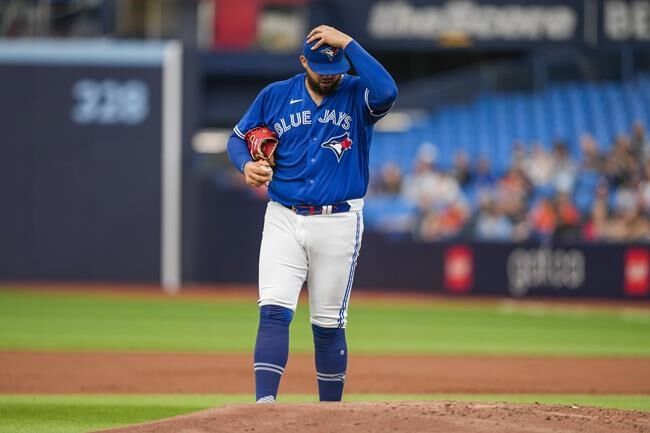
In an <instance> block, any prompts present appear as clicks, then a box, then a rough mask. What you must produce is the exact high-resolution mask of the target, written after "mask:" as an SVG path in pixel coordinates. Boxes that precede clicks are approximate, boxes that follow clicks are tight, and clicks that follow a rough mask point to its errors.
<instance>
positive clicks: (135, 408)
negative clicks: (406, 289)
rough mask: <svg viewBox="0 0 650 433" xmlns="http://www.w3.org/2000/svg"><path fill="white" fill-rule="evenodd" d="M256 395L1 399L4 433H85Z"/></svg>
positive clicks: (644, 405)
mask: <svg viewBox="0 0 650 433" xmlns="http://www.w3.org/2000/svg"><path fill="white" fill-rule="evenodd" d="M251 398H252V396H251V395H248V394H246V395H244V394H235V395H224V394H216V395H137V396H136V395H111V396H107V395H47V396H43V395H40V396H30V395H20V396H17V395H0V432H3V433H34V432H48V433H81V432H87V431H93V430H100V429H106V428H110V427H116V426H120V425H129V424H135V423H141V422H146V421H151V420H158V419H162V418H167V417H171V416H175V415H180V414H184V413H191V412H195V411H198V410H202V409H207V408H211V407H217V406H221V405H224V404H234V403H251ZM345 400H346V401H349V402H356V401H405V400H420V401H421V400H464V401H506V402H514V403H533V402H539V403H555V404H576V405H584V406H600V407H608V408H617V409H637V410H644V411H650V396H636V395H635V396H632V395H627V396H624V395H619V396H604V395H603V396H595V395H528V394H522V395H486V394H475V395H474V394H472V395H466V394H431V395H374V394H373V395H369V394H353V395H349V396H346V398H345ZM314 401H315V400H314V396H308V395H286V396H281V399H280V402H281V403H307V402H314Z"/></svg>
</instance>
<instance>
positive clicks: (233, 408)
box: [106, 401, 650, 433]
mask: <svg viewBox="0 0 650 433" xmlns="http://www.w3.org/2000/svg"><path fill="white" fill-rule="evenodd" d="M648 431H650V413H645V412H638V411H624V410H615V409H600V408H594V407H578V406H560V405H543V404H512V403H468V402H440V401H435V402H384V403H320V404H275V405H259V404H258V405H253V404H251V405H230V406H223V407H220V408H217V409H208V410H204V411H201V412H196V413H193V414H189V415H183V416H178V417H175V418H170V419H167V420H163V421H157V422H152V423H148V424H140V425H135V426H131V427H123V428H118V429H113V430H107V431H106V432H111V433H118V432H119V433H214V432H228V433H232V432H255V433H276V432H277V433H287V432H300V433H311V432H319V433H320V432H336V433H375V432H377V433H380V432H381V433H384V432H386V433H396V432H408V433H418V432H423V433H424V432H427V433H429V432H444V433H489V432H498V433H526V432H530V433H533V432H534V433H545V432H549V433H550V432H554V433H569V432H570V433H575V432H585V433H627V432H630V433H632V432H633V433H641V432H648Z"/></svg>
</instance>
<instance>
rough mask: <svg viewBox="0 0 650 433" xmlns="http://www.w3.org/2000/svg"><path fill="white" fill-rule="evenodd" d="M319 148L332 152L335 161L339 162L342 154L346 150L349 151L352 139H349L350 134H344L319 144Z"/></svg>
mask: <svg viewBox="0 0 650 433" xmlns="http://www.w3.org/2000/svg"><path fill="white" fill-rule="evenodd" d="M321 147H324V148H325V149H330V150H331V151H332V152H334V155H336V161H337V162H341V158H342V157H343V153H344V152H345V151H346V150H350V148H352V139H351V138H350V134H349V133H347V132H346V133H345V134H341V135H338V136H336V137H332V138H330V139H329V140H327V141H326V142H324V143H323V144H321Z"/></svg>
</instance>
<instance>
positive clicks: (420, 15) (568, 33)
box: [310, 0, 650, 51]
mask: <svg viewBox="0 0 650 433" xmlns="http://www.w3.org/2000/svg"><path fill="white" fill-rule="evenodd" d="M310 21H311V25H318V24H322V23H330V24H331V25H335V26H340V27H341V28H343V29H344V30H345V31H347V32H348V33H350V35H351V36H353V37H354V38H356V39H357V40H358V41H359V42H360V43H362V44H363V45H364V46H366V47H367V48H369V49H371V50H376V51H382V50H420V51H432V50H445V49H480V50H484V49H489V50H500V49H535V48H540V47H549V46H550V47H552V46H558V47H560V46H566V45H567V44H583V45H585V46H589V47H592V48H594V47H600V46H614V47H616V46H623V45H640V44H648V43H650V0H379V1H374V0H358V1H354V2H350V1H347V0H317V1H315V2H314V3H313V4H312V6H311V15H310Z"/></svg>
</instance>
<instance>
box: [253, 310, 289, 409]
mask: <svg viewBox="0 0 650 433" xmlns="http://www.w3.org/2000/svg"><path fill="white" fill-rule="evenodd" d="M291 319H293V311H291V310H290V309H288V308H284V307H280V306H279V305H263V306H262V307H261V308H260V323H259V327H258V328H257V340H256V342H255V356H254V366H253V367H254V370H255V395H256V398H255V400H256V401H257V402H258V403H273V402H274V401H275V399H276V397H277V395H278V387H279V386H280V379H281V378H282V374H283V373H284V367H286V365H287V358H288V356H289V325H290V324H291Z"/></svg>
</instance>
